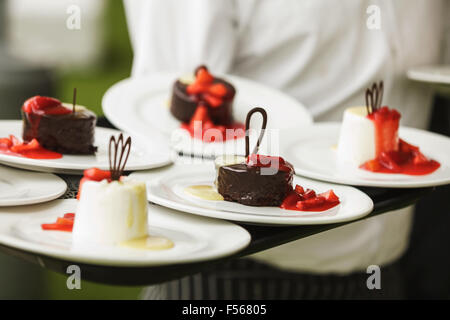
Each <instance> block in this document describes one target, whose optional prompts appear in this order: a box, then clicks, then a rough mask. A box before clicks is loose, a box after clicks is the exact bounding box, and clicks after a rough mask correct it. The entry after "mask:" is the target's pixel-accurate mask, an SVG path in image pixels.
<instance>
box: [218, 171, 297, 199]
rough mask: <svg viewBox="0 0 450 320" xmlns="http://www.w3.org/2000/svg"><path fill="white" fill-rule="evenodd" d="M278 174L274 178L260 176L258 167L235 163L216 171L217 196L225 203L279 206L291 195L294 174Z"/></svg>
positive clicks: (287, 172)
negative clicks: (217, 172)
mask: <svg viewBox="0 0 450 320" xmlns="http://www.w3.org/2000/svg"><path fill="white" fill-rule="evenodd" d="M286 167H287V168H289V170H278V171H277V173H276V174H272V175H264V174H261V169H262V168H261V167H259V166H251V165H248V164H247V163H238V164H232V165H227V166H222V167H220V168H219V176H218V178H217V189H218V192H219V193H220V194H221V195H222V196H223V198H224V199H225V200H227V201H234V202H238V203H242V204H245V205H248V206H280V205H281V203H282V202H283V200H284V199H285V198H286V196H287V195H288V194H289V192H291V191H292V180H293V174H294V170H293V168H292V166H291V165H290V164H289V163H286Z"/></svg>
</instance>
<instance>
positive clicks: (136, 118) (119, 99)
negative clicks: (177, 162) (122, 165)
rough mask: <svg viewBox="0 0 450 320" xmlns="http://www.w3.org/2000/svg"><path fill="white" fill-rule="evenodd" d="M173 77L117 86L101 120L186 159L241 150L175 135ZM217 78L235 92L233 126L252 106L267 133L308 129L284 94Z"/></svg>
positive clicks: (236, 144) (230, 143)
mask: <svg viewBox="0 0 450 320" xmlns="http://www.w3.org/2000/svg"><path fill="white" fill-rule="evenodd" d="M179 76H180V75H179V74H177V73H155V74H152V75H149V76H145V77H142V78H130V79H125V80H122V81H120V82H119V83H117V84H115V85H114V86H112V87H111V88H110V89H109V90H108V91H107V92H106V94H105V95H104V97H103V101H102V106H103V111H104V113H105V115H106V117H107V118H108V119H109V120H110V121H111V122H112V123H113V124H114V125H115V126H116V127H118V128H120V129H122V130H124V131H125V132H128V133H130V134H132V135H135V136H139V135H140V136H143V137H146V138H147V139H149V138H148V137H155V139H156V137H159V138H163V139H165V141H166V142H167V144H170V145H171V146H172V148H174V149H175V150H176V151H178V152H180V153H183V154H186V155H190V154H195V155H203V156H212V155H222V154H233V153H236V151H238V150H239V151H240V150H243V147H244V139H235V140H227V141H225V142H220V143H219V142H210V143H204V142H202V141H201V140H200V139H193V138H191V136H190V134H189V133H188V132H187V131H186V130H183V129H180V122H179V121H178V120H176V119H175V118H174V117H173V116H172V115H171V114H170V111H169V99H170V96H171V90H172V85H173V83H174V82H175V80H176V79H177V78H178V77H179ZM223 77H224V78H226V79H227V80H229V81H230V82H231V83H232V84H233V85H234V86H235V87H236V89H237V94H236V97H235V100H234V104H233V114H234V117H235V120H237V121H238V122H241V123H243V122H244V120H245V116H246V115H247V112H248V111H249V109H250V108H251V107H252V106H260V107H264V108H265V109H266V110H267V112H268V113H269V114H270V115H271V119H270V122H269V123H268V126H267V128H268V129H279V128H294V127H298V126H299V124H309V123H312V117H311V115H310V114H309V112H308V111H307V109H306V108H305V107H304V106H303V105H302V104H301V103H299V102H298V101H297V100H295V99H293V98H291V97H289V96H287V95H285V94H284V93H282V92H280V91H277V90H275V89H272V88H269V87H266V86H264V85H262V84H259V83H256V82H253V81H250V80H247V79H243V78H240V77H236V76H231V75H226V76H223ZM124 105H126V106H127V108H124V107H123V106H124Z"/></svg>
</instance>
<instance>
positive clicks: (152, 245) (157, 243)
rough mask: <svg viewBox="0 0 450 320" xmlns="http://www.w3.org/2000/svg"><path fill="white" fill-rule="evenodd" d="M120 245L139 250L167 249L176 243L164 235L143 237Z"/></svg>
mask: <svg viewBox="0 0 450 320" xmlns="http://www.w3.org/2000/svg"><path fill="white" fill-rule="evenodd" d="M120 246H122V247H127V248H131V249H139V250H167V249H171V248H173V246H174V243H173V242H172V241H171V240H169V239H167V238H164V237H154V236H148V237H142V238H137V239H132V240H128V241H124V242H122V243H120Z"/></svg>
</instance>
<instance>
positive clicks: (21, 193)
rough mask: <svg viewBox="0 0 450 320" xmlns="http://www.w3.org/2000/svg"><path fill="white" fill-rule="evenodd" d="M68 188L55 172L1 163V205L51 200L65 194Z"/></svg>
mask: <svg viewBox="0 0 450 320" xmlns="http://www.w3.org/2000/svg"><path fill="white" fill-rule="evenodd" d="M66 189H67V185H66V183H65V182H64V180H63V179H61V178H60V177H57V176H55V175H53V174H49V173H38V172H30V171H24V170H19V169H13V168H9V167H5V166H2V165H0V207H4V206H21V205H27V204H34V203H41V202H46V201H50V200H53V199H56V198H58V197H59V196H61V195H63V194H64V192H66Z"/></svg>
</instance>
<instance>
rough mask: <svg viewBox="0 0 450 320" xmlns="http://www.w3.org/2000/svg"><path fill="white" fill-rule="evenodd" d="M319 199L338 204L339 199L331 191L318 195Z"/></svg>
mask: <svg viewBox="0 0 450 320" xmlns="http://www.w3.org/2000/svg"><path fill="white" fill-rule="evenodd" d="M319 197H324V198H325V200H326V201H328V202H339V197H338V196H337V195H336V194H335V193H334V191H333V190H328V191H326V192H323V193H321V194H319Z"/></svg>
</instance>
